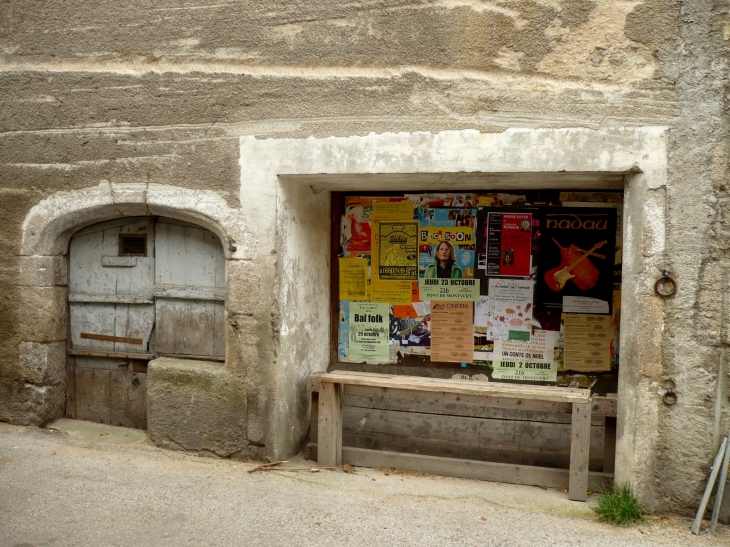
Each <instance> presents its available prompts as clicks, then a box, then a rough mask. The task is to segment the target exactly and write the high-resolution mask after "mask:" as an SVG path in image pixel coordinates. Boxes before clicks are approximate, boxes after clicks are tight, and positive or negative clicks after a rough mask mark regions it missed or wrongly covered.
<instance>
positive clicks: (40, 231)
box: [20, 181, 248, 260]
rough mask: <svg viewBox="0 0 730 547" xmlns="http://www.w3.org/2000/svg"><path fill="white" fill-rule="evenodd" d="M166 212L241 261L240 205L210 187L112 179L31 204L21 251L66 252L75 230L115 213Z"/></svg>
mask: <svg viewBox="0 0 730 547" xmlns="http://www.w3.org/2000/svg"><path fill="white" fill-rule="evenodd" d="M145 215H154V216H165V217H171V218H177V219H180V220H186V221H188V222H193V223H195V224H199V225H201V226H202V227H204V228H207V229H208V230H211V231H212V232H213V233H215V234H216V235H217V236H218V237H219V238H220V239H221V241H222V242H223V247H224V252H225V253H226V258H227V259H229V260H236V259H238V260H245V259H246V258H247V257H246V253H245V249H246V242H247V239H248V233H247V232H246V229H245V223H244V222H243V219H242V218H241V212H240V210H237V209H233V208H231V207H229V206H228V204H227V203H226V201H225V199H223V198H222V197H221V196H220V195H218V194H216V193H215V192H213V191H210V190H191V189H188V188H181V187H177V186H168V185H163V184H112V183H109V182H106V181H105V182H102V183H101V184H99V185H98V186H95V187H92V188H84V189H81V190H72V191H68V192H56V193H54V194H52V195H51V196H48V197H47V198H45V199H43V200H42V201H41V202H40V203H38V204H37V205H35V206H34V207H33V208H32V209H31V210H30V212H29V213H28V215H27V216H26V218H25V221H24V222H23V230H22V244H21V253H20V254H21V255H22V256H58V255H62V254H65V253H66V250H67V249H68V242H69V240H70V238H71V235H73V233H74V232H76V231H77V230H79V229H81V228H84V227H85V226H89V225H91V224H95V223H97V222H103V221H105V220H110V219H113V218H118V217H125V216H145Z"/></svg>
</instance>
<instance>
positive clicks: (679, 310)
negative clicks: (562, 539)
mask: <svg viewBox="0 0 730 547" xmlns="http://www.w3.org/2000/svg"><path fill="white" fill-rule="evenodd" d="M663 4H665V3H663V2H658V1H653V2H647V3H646V4H644V5H641V6H637V8H636V9H635V13H634V14H633V15H632V17H630V18H629V19H628V20H627V29H626V34H627V35H628V36H629V37H631V38H633V39H634V40H639V41H642V42H644V43H647V44H649V45H651V46H652V47H653V48H655V50H656V52H657V56H658V59H659V61H660V64H661V65H662V67H663V77H664V78H665V79H667V80H669V81H672V82H673V83H674V86H675V89H676V93H677V99H678V105H679V112H678V116H677V119H676V120H675V122H674V123H673V124H672V131H671V133H670V142H669V145H668V152H669V155H668V160H669V166H668V170H669V171H668V172H669V181H668V185H667V196H666V203H667V205H666V206H667V217H668V222H667V226H666V239H667V257H666V263H667V267H668V268H669V269H671V270H672V271H673V272H674V273H675V274H676V275H677V277H678V279H679V282H680V290H679V292H678V294H677V296H676V297H675V298H673V299H671V300H668V301H667V303H666V316H665V330H664V336H663V338H662V340H661V342H662V348H661V349H662V359H661V366H657V367H655V368H653V369H651V370H646V371H642V383H643V384H644V385H645V388H644V390H643V391H644V393H646V394H652V393H654V394H655V396H656V397H659V396H660V395H661V394H662V393H663V392H664V390H665V389H666V388H667V387H669V386H672V385H676V391H677V393H678V394H679V402H678V403H677V405H676V406H674V407H665V406H664V405H660V406H659V408H658V409H657V410H656V411H657V412H658V414H659V416H658V425H659V430H658V436H659V438H658V439H657V445H656V447H657V451H656V456H657V457H656V471H655V476H654V477H653V481H654V486H655V488H654V489H651V488H648V489H647V490H646V492H647V494H646V497H647V498H648V499H649V500H650V503H651V504H652V505H653V506H654V507H656V508H657V509H659V510H664V511H673V512H685V513H691V512H692V511H693V510H696V504H697V500H698V499H699V497H700V495H701V491H702V488H703V487H704V482H705V481H706V477H707V473H708V470H709V466H710V464H711V461H712V457H713V455H714V453H713V451H714V450H715V449H716V444H715V442H716V441H715V439H716V438H717V435H716V434H714V435H713V433H715V432H714V421H715V410H716V409H715V402H716V401H715V398H716V397H715V394H716V388H717V380H718V377H717V374H718V366H719V357H720V351H721V348H722V347H723V346H725V345H727V343H728V339H727V337H726V336H724V333H723V329H725V328H726V327H725V325H726V324H727V317H728V316H727V314H728V312H729V310H728V308H727V297H726V294H727V291H728V270H727V266H728V265H729V264H728V260H727V258H728V255H727V248H728V232H727V218H726V217H725V209H726V207H725V205H726V204H725V201H726V200H727V187H726V186H727V179H728V165H727V162H728V153H727V145H728V117H727V96H726V93H727V74H728V64H727V61H728V50H727V41H726V39H727V38H728V36H727V30H726V29H727V21H728V17H727V14H728V4H727V2H684V3H682V4H681V10H677V9H675V10H673V11H674V16H673V17H671V18H670V17H669V15H671V12H670V13H668V14H667V15H665V16H664V17H660V18H658V19H656V20H655V19H654V18H653V17H650V15H653V14H654V13H656V12H657V10H659V12H660V13H661V12H662V11H663V10H662V7H663ZM675 25H676V26H675ZM676 28H678V29H679V31H680V32H679V34H676V32H672V31H673V30H674V29H676ZM723 42H724V43H723ZM726 370H727V369H726ZM725 374H726V373H725ZM725 385H727V382H726V384H725ZM727 397H728V392H727V391H725V392H723V393H722V394H721V399H722V400H721V401H719V408H720V410H721V412H722V416H721V420H720V421H719V425H720V428H719V433H720V434H721V435H724V434H725V433H726V432H727V430H728V427H730V419H729V418H730V416H728V404H727V403H728V399H727Z"/></svg>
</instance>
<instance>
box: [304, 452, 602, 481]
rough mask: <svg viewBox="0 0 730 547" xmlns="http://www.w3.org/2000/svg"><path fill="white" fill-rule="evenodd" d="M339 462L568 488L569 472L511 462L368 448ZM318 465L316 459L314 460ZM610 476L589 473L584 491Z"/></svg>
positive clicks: (344, 455) (312, 455)
mask: <svg viewBox="0 0 730 547" xmlns="http://www.w3.org/2000/svg"><path fill="white" fill-rule="evenodd" d="M307 448H308V449H309V451H310V452H309V457H310V459H313V460H316V459H317V445H316V444H310V445H308V447H307ZM342 459H343V461H345V462H347V463H349V464H350V465H356V466H359V467H372V468H376V469H378V468H380V469H390V468H391V467H395V468H396V469H400V470H407V471H412V472H417V473H427V474H429V475H440V476H443V477H458V478H460V479H473V480H480V481H492V482H505V483H509V484H522V485H525V486H535V485H540V486H541V487H543V488H564V487H566V486H568V482H569V479H570V471H569V470H567V469H557V468H554V467H539V466H533V465H519V464H511V463H498V462H485V461H480V460H465V459H461V458H446V457H443V456H429V455H426V454H404V453H402V452H389V451H385V450H370V449H368V448H355V447H352V446H343V447H342ZM317 461H318V463H319V460H317ZM612 478H613V474H611V473H599V472H595V471H591V472H589V473H588V489H589V490H593V491H598V490H601V489H602V488H607V487H608V485H609V484H610V481H611V479H612Z"/></svg>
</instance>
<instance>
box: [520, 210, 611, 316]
mask: <svg viewBox="0 0 730 547" xmlns="http://www.w3.org/2000/svg"><path fill="white" fill-rule="evenodd" d="M615 249H616V210H615V209H610V208H593V207H590V208H589V207H585V208H584V207H550V208H544V209H541V211H540V250H539V253H538V260H537V263H538V270H537V271H538V273H537V286H536V302H535V307H537V308H539V309H542V310H544V311H565V312H576V313H578V312H580V313H600V314H608V313H611V303H612V300H613V264H614V252H615ZM564 304H565V309H564Z"/></svg>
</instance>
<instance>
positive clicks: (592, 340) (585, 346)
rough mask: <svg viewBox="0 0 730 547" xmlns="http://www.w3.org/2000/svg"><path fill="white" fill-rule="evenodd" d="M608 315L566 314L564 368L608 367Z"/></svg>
mask: <svg viewBox="0 0 730 547" xmlns="http://www.w3.org/2000/svg"><path fill="white" fill-rule="evenodd" d="M611 323H612V317H611V316H610V315H584V314H565V315H564V316H563V324H564V329H565V333H564V339H565V347H564V350H563V352H564V361H563V362H564V368H565V369H566V370H578V371H584V372H600V371H607V370H611V339H612V332H611Z"/></svg>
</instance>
